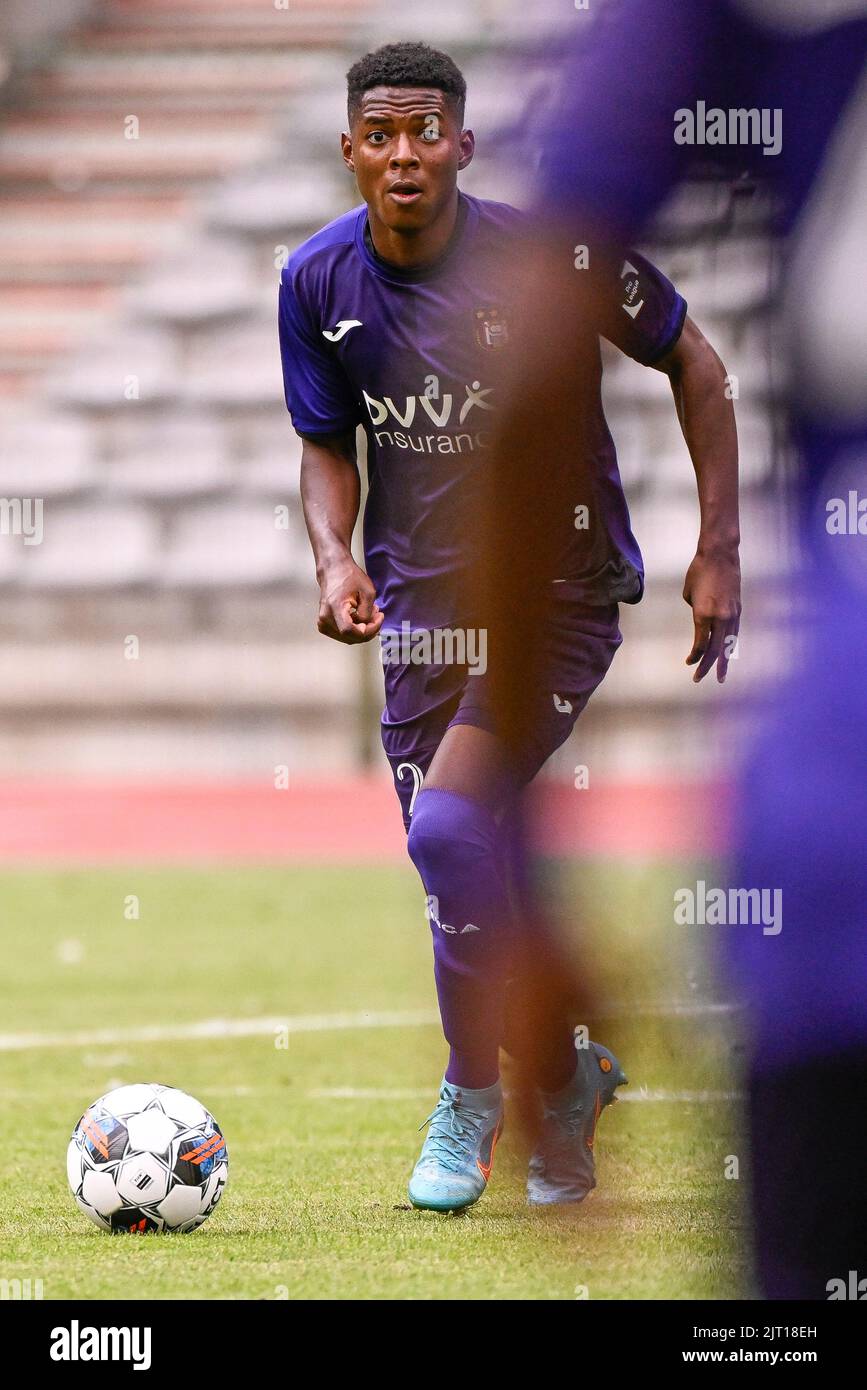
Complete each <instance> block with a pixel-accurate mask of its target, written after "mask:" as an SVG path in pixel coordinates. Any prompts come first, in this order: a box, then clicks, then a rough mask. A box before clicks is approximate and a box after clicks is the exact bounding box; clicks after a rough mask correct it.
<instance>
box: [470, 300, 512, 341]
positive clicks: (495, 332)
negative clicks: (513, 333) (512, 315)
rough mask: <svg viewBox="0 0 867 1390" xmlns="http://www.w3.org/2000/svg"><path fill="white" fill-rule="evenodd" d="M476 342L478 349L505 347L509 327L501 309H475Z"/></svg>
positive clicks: (492, 307)
mask: <svg viewBox="0 0 867 1390" xmlns="http://www.w3.org/2000/svg"><path fill="white" fill-rule="evenodd" d="M475 321H476V342H477V343H478V345H479V347H483V348H499V347H505V346H506V344H507V343H508V341H509V326H508V324H507V323H506V320H505V318H504V317H503V312H502V310H501V309H497V308H496V307H494V306H491V307H490V308H482V309H476V311H475Z"/></svg>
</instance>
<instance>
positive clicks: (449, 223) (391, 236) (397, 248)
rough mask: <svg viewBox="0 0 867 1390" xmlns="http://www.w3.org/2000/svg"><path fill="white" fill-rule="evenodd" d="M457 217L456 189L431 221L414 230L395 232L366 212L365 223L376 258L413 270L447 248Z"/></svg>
mask: <svg viewBox="0 0 867 1390" xmlns="http://www.w3.org/2000/svg"><path fill="white" fill-rule="evenodd" d="M457 219H458V190H457V189H455V192H454V197H453V198H452V200H451V202H450V203H449V204H448V206H447V207H445V208H444V209H443V211H442V212H441V214H440V215H439V217H438V218H437V219H436V221H435V222H431V223H430V225H429V226H427V227H422V228H421V229H419V230H418V231H412V232H398V231H395V230H394V229H393V228H392V227H387V226H386V225H385V223H384V222H380V221H379V219H378V218H376V217H375V216H374V215H372V214H371V211H370V208H368V212H367V223H368V226H369V228H370V237H371V241H372V242H373V249H374V251H375V252H376V254H377V256H378V257H379V258H380V260H383V261H386V262H387V263H388V264H389V265H393V266H397V267H399V268H400V269H401V270H413V269H416V268H422V267H424V266H428V265H432V264H433V263H434V262H435V261H438V260H439V259H440V257H441V256H443V255H444V254H445V252H446V250H447V249H448V245H449V242H450V241H451V239H452V236H453V235H454V232H455V227H456V225H457Z"/></svg>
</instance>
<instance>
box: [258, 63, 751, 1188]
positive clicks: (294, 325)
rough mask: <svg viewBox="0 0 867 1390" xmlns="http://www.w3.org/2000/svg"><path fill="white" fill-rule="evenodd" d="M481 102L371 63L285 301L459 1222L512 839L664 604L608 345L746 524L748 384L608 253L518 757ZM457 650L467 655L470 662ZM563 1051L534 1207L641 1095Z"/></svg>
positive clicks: (328, 556)
mask: <svg viewBox="0 0 867 1390" xmlns="http://www.w3.org/2000/svg"><path fill="white" fill-rule="evenodd" d="M465 94H466V85H465V82H464V79H463V77H462V75H461V73H460V71H459V70H458V68H457V67H456V66H455V64H454V62H453V61H452V60H451V59H450V58H449V57H448V56H446V55H445V54H443V53H439V52H437V51H435V50H432V49H430V48H428V47H426V46H425V45H422V44H417V43H402V44H390V45H387V46H385V47H384V48H381V49H379V50H378V51H377V52H375V53H371V54H368V55H367V56H365V57H364V58H362V59H361V60H360V61H359V62H357V63H356V64H355V65H354V66H353V67H352V68H351V69H350V71H349V73H348V116H349V131H348V132H347V133H345V134H344V135H343V136H342V137H341V144H342V151H343V159H344V162H345V164H346V166H347V168H348V169H350V170H352V171H353V173H354V174H355V176H356V179H357V182H358V187H359V190H360V192H361V196H362V198H363V199H364V204H363V205H362V206H360V207H358V208H356V209H354V210H353V211H351V212H349V213H346V214H345V215H344V216H342V217H339V218H337V219H336V220H335V221H334V222H332V223H330V224H329V225H328V226H327V227H325V228H324V229H323V230H322V231H320V232H318V233H317V234H316V235H315V236H313V237H311V238H310V239H309V240H308V241H306V242H305V243H304V244H303V245H302V246H301V247H299V248H298V250H297V251H296V252H295V253H294V255H293V256H292V257H291V258H290V260H289V262H288V264H287V265H286V267H285V269H284V270H283V272H282V276H281V284H280V291H279V329H280V345H281V355H282V362H283V374H284V383H285V394H286V403H287V406H288V408H289V411H290V413H291V416H292V421H293V424H294V427H295V429H296V430H297V431H298V433H299V434H300V435H301V437H302V439H303V452H302V464H301V492H302V499H303V506H304V514H305V519H306V523H307V529H308V533H309V536H310V540H311V545H312V548H313V553H314V556H315V562H316V574H317V579H318V581H319V586H320V591H321V598H320V606H319V631H320V632H321V633H323V634H324V635H325V636H328V637H331V638H333V639H335V640H337V641H341V642H347V643H355V642H369V641H371V640H372V639H374V638H376V637H377V636H379V637H380V641H381V644H382V654H383V667H384V676H385V709H384V712H383V716H382V740H383V744H384V748H385V752H386V755H387V757H388V759H389V762H390V764H391V767H392V770H393V774H394V778H395V789H396V791H397V795H398V797H399V799H400V802H401V806H402V810H403V818H404V824H405V826H406V828H407V831H408V850H409V854H410V857H411V858H412V860H413V862H414V864H415V865H416V867H417V869H418V871H419V874H420V876H421V879H422V882H423V885H424V890H425V894H426V916H427V919H428V921H429V924H430V928H431V932H432V937H433V951H434V974H435V980H436V987H437V995H438V999H439V1006H440V1013H441V1017H442V1023H443V1032H444V1035H445V1038H446V1041H447V1042H448V1045H449V1058H448V1064H447V1067H446V1072H445V1077H444V1079H443V1082H442V1086H441V1090H440V1096H439V1103H438V1105H437V1106H436V1109H435V1110H434V1113H433V1115H432V1116H431V1118H430V1129H429V1132H428V1135H427V1138H426V1140H425V1143H424V1145H423V1148H422V1152H421V1156H420V1158H419V1160H418V1162H417V1164H416V1166H415V1169H414V1171H413V1174H412V1178H411V1181H410V1186H409V1195H410V1199H411V1201H412V1202H413V1203H414V1204H415V1205H416V1206H419V1207H427V1208H432V1209H435V1210H439V1211H450V1210H454V1209H457V1208H460V1207H465V1206H468V1205H469V1204H471V1203H472V1202H475V1201H476V1200H477V1199H478V1198H479V1197H480V1196H481V1194H482V1192H483V1191H484V1189H485V1186H486V1184H487V1181H488V1177H489V1174H490V1171H491V1165H492V1161H493V1153H494V1146H495V1144H496V1141H497V1138H498V1135H499V1132H500V1129H501V1127H502V1115H503V1102H502V1092H501V1086H500V1079H499V1065H498V1063H499V1047H500V1044H501V1043H502V1042H504V1041H505V1042H506V1045H507V1050H509V1051H511V1050H513V1049H512V1048H510V1047H509V1046H508V1041H509V1036H510V1031H514V1032H515V1033H516V1034H517V1029H516V1028H515V1029H512V1028H511V1021H510V1017H509V1014H510V1003H509V999H510V995H509V989H508V985H509V981H510V974H511V973H512V972H513V971H514V969H515V962H516V961H520V959H521V952H522V940H521V931H522V921H521V914H520V912H519V911H517V910H516V894H515V884H514V882H513V881H511V874H510V868H511V865H510V861H509V849H508V845H509V825H510V822H511V819H512V817H513V814H514V813H515V812H516V808H517V806H518V801H519V797H520V793H521V791H522V789H523V788H525V787H526V786H527V784H528V783H529V782H530V781H531V780H532V778H533V777H534V776H535V774H536V773H537V772H538V770H539V769H540V768H541V766H542V764H543V763H544V762H545V761H546V759H547V758H548V757H549V755H550V754H551V753H552V752H553V751H554V750H555V749H556V748H557V747H559V746H560V744H562V743H563V742H564V740H565V739H566V738H567V737H568V736H569V734H570V732H571V730H572V728H573V726H574V724H575V721H576V719H577V718H578V715H579V714H580V713H581V711H582V710H583V708H584V707H585V705H586V704H587V701H588V699H589V698H590V696H591V694H592V693H593V691H594V690H595V689H596V687H597V686H598V685H599V683H600V681H601V680H602V679H603V677H604V676H605V673H606V671H607V670H608V667H609V665H610V663H611V661H612V659H613V657H614V654H615V652H616V650H617V648H618V646H619V645H620V642H621V635H620V631H619V627H618V605H619V603H620V602H626V603H635V602H637V601H638V600H639V599H640V597H641V593H642V588H643V571H642V561H641V555H640V552H639V549H638V546H637V544H636V542H635V540H634V538H633V536H632V533H631V530H630V525H629V516H628V511H627V507H626V502H625V499H624V496H623V492H622V488H621V486H620V480H619V475H618V470H617V463H616V458H615V452H614V446H613V443H612V440H611V436H610V434H609V432H608V429H607V426H606V423H605V420H604V417H603V414H602V407H601V400H600V392H599V388H600V378H601V364H600V358H599V343H598V339H599V335H600V334H602V335H604V336H605V337H606V338H608V339H610V340H611V341H612V342H614V343H615V344H616V345H617V346H618V347H619V348H621V349H622V350H623V351H624V352H625V353H627V354H628V355H629V356H631V357H632V358H634V359H635V360H636V361H638V362H640V363H643V364H645V365H647V366H653V367H656V368H657V369H659V370H661V371H664V372H666V373H668V374H669V376H670V377H671V380H672V384H673V386H674V388H675V397H676V399H677V402H678V408H679V411H680V413H681V417H682V419H683V420H684V422H685V423H684V430H685V434H686V438H687V443H688V446H689V449H690V453H691V455H692V459H693V463H694V466H695V470H696V474H697V477H698V483H699V494H700V500H701V503H702V511H703V518H704V519H705V520H706V522H707V538H708V539H710V532H711V528H712V525H713V524H715V522H716V521H717V520H718V519H719V518H720V517H721V516H722V514H723V513H725V517H726V520H727V521H731V518H732V517H734V518H735V520H736V514H737V502H736V490H737V482H736V480H737V446H736V433H735V425H734V416H733V411H732V406H731V402H730V401H729V400H728V399H727V398H726V392H725V390H724V382H725V368H724V367H723V365H722V363H721V362H720V361H719V359H718V357H717V356H716V354H715V353H714V352H713V350H712V349H711V348H710V346H709V344H708V343H707V342H706V340H705V339H704V337H703V336H702V334H701V333H700V332H699V330H698V329H697V328H696V327H695V325H694V324H693V323H692V321H691V320H690V319H689V318H688V317H687V313H686V304H685V302H684V300H683V299H682V298H681V296H680V295H679V294H678V293H677V292H676V291H675V289H674V288H673V286H672V285H671V284H670V283H669V282H668V280H667V279H666V278H665V277H664V276H663V275H662V274H661V273H660V272H659V271H658V270H657V269H656V268H655V267H654V266H652V265H651V264H650V263H649V262H648V261H647V260H645V259H644V258H643V257H641V256H640V255H638V254H637V253H635V252H630V253H629V256H628V258H627V259H626V260H625V261H624V262H623V264H622V265H620V264H618V265H616V266H611V267H607V266H606V263H605V261H604V258H603V259H600V263H599V268H600V272H601V275H602V283H601V288H600V293H599V296H598V299H597V301H594V302H597V303H598V316H597V318H596V319H595V320H594V321H593V322H588V323H587V324H586V325H585V326H584V351H585V353H586V355H587V359H588V362H589V375H588V378H587V381H586V382H585V390H584V391H583V392H582V398H581V402H580V412H579V414H578V416H577V417H576V420H575V433H574V436H573V437H572V438H571V439H570V442H569V446H568V448H566V449H563V450H560V449H558V451H557V456H556V457H554V456H551V455H549V453H548V450H547V445H546V433H547V430H546V422H543V421H540V422H539V433H538V465H537V466H538V471H539V476H540V478H541V477H542V476H543V475H544V476H545V477H546V478H548V479H550V478H554V479H556V485H557V488H558V489H559V490H560V492H561V494H562V516H561V520H562V525H558V526H557V527H556V528H555V530H554V531H552V534H551V535H550V537H549V546H550V564H551V567H552V568H551V583H550V586H549V592H548V600H547V604H548V610H549V616H548V619H547V622H546V625H545V627H544V630H543V631H542V632H541V633H540V634H539V635H538V636H539V640H540V641H541V642H542V643H543V644H544V649H545V654H546V661H545V669H544V674H543V678H542V679H541V680H540V682H539V683H538V688H534V691H533V699H534V721H533V726H532V730H531V731H530V733H529V735H528V736H527V737H526V738H525V739H523V741H522V743H521V746H520V747H516V746H515V745H514V744H513V743H510V742H509V741H508V740H507V739H504V738H502V737H501V736H500V732H499V729H498V724H497V720H496V719H495V718H494V716H493V714H492V711H491V709H490V702H489V700H488V698H487V693H486V692H487V681H486V675H485V659H484V640H485V634H484V632H483V631H479V630H477V629H476V628H474V626H473V623H474V617H475V616H477V609H476V607H475V603H474V597H473V585H472V582H471V574H472V565H473V554H474V545H475V543H476V541H477V537H478V526H479V511H480V505H481V502H482V500H483V498H484V496H485V487H486V482H487V479H486V473H485V469H486V453H487V452H488V450H489V446H490V441H491V420H492V415H493V414H494V413H495V411H496V408H497V390H496V380H497V376H498V374H499V371H500V364H501V363H502V362H505V361H506V360H511V359H513V358H514V357H515V355H516V354H520V353H521V350H522V344H521V331H520V330H521V325H520V322H516V321H515V320H514V319H513V317H512V313H511V304H510V289H509V270H510V266H511V264H512V262H513V257H514V254H515V245H516V241H519V240H520V238H521V236H522V235H526V234H527V230H528V229H527V224H526V220H525V217H524V215H523V214H522V213H520V212H518V211H517V210H516V209H514V208H511V207H509V206H506V205H504V204H502V203H496V202H489V201H485V200H481V199H478V198H474V197H469V196H467V195H466V194H464V193H463V192H461V191H459V189H458V174H459V172H460V170H462V169H465V168H466V167H467V165H468V164H469V163H470V161H471V159H472V157H473V150H474V137H473V134H472V132H471V131H470V130H467V129H464V124H463V118H464V101H465ZM590 256H591V258H592V256H593V251H592V249H591V251H590ZM577 350H578V349H577V346H576V351H577ZM359 424H361V425H363V426H364V429H365V433H366V436H367V467H368V479H369V495H368V500H367V504H366V509H365V516H364V552H365V568H364V569H362V568H360V567H359V565H357V564H356V562H355V560H354V559H353V557H352V554H351V550H350V541H351V536H352V532H353V528H354V525H355V522H356V518H357V514H358V508H359V495H360V487H359V475H358V468H357V463H356V447H355V438H356V427H357V426H358V425H359ZM514 564H515V582H514V585H513V591H512V592H511V593H510V594H508V595H504V596H503V602H504V603H507V604H509V605H510V606H511V607H512V608H513V609H514V612H515V622H516V623H520V622H521V583H520V567H521V556H520V554H516V555H515V556H514ZM707 564H708V562H707V560H706V558H705V555H704V552H703V550H702V547H701V545H700V547H699V554H698V556H697V557H696V560H695V561H694V562H693V569H692V571H691V575H692V577H691V580H690V585H691V586H692V587H694V588H697V589H698V590H699V591H701V592H702V594H703V601H705V602H706V603H707V604H710V606H711V610H712V606H713V601H712V598H711V597H710V596H709V595H708V594H707V593H706V592H705V589H704V587H703V576H705V575H706V573H707ZM689 592H690V590H689V589H688V591H687V596H688V597H689ZM728 616H729V615H728V614H727V617H728ZM735 625H736V624H735ZM443 634H447V636H448V638H450V639H451V640H452V641H453V642H454V640H455V636H456V635H457V638H458V639H460V640H459V641H458V642H457V643H456V645H455V646H454V647H453V648H452V650H451V651H448V650H445V649H444V642H445V638H444V636H443ZM437 643H439V645H437ZM698 647H699V644H698V640H697V641H696V647H695V648H694V652H693V654H692V659H693V660H695V661H698V662H699V663H700V664H699V668H698V675H699V677H701V676H703V675H704V674H705V673H706V671H707V670H708V669H709V667H710V665H712V664H713V663H712V662H709V661H708V660H707V659H706V654H704V655H703V654H702V652H701V651H699V649H698ZM718 674H719V677H720V678H723V677H724V675H725V653H720V654H719V667H718ZM523 945H524V946H526V943H523ZM530 955H532V951H530V952H527V951H526V950H525V952H524V956H525V959H527V958H529V956H530ZM541 1034H542V1036H540V1037H539V1038H538V1039H537V1040H536V1043H537V1045H536V1047H535V1048H534V1053H533V1057H532V1066H533V1073H534V1079H535V1081H536V1084H537V1085H538V1087H539V1091H540V1097H541V1111H542V1124H541V1130H540V1134H539V1138H538V1143H537V1147H536V1150H535V1152H534V1153H533V1155H532V1157H531V1160H530V1171H529V1176H528V1184H527V1193H528V1199H529V1201H530V1202H531V1203H533V1204H547V1203H553V1202H579V1201H581V1200H582V1199H583V1198H584V1197H585V1196H586V1195H587V1193H588V1192H589V1191H590V1189H591V1188H592V1187H593V1186H594V1185H595V1175H594V1165H593V1153H592V1146H593V1138H594V1131H595V1126H596V1122H597V1120H598V1117H599V1114H600V1112H601V1110H602V1108H603V1107H604V1106H606V1105H607V1104H609V1103H610V1102H611V1101H612V1100H613V1099H614V1098H615V1090H616V1087H617V1086H618V1085H621V1084H623V1083H624V1082H625V1080H626V1077H625V1075H624V1073H623V1071H622V1068H621V1066H620V1063H619V1062H618V1060H617V1059H616V1058H615V1057H614V1056H613V1055H612V1053H611V1052H610V1051H608V1050H607V1049H606V1048H604V1047H602V1046H601V1045H600V1044H598V1043H595V1042H590V1043H589V1044H588V1045H587V1046H585V1047H577V1048H576V1045H575V1041H574V1038H573V1033H572V1030H571V1028H570V1026H569V1021H568V1018H567V1017H566V1015H565V1013H564V1014H563V1016H562V1017H561V1016H559V1015H558V1016H556V1017H552V1018H551V1019H550V1020H549V1026H548V1027H547V1028H545V1029H542V1030H541Z"/></svg>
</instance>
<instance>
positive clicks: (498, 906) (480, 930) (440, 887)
mask: <svg viewBox="0 0 867 1390" xmlns="http://www.w3.org/2000/svg"><path fill="white" fill-rule="evenodd" d="M407 847H408V849H409V854H410V858H411V859H412V861H413V863H414V864H415V866H416V868H417V869H418V871H419V873H420V875H421V879H422V883H423V884H424V889H425V893H426V894H427V903H426V913H427V918H428V921H429V922H430V927H431V934H432V937H433V949H434V976H435V979H436V987H437V997H438V999H439V1007H440V1016H441V1018H442V1023H443V1032H444V1034H445V1037H446V1041H447V1042H448V1044H449V1046H450V1048H451V1053H450V1058H449V1065H448V1069H447V1071H446V1079H447V1080H448V1081H450V1082H451V1083H452V1085H455V1086H464V1087H467V1088H468V1089H471V1090H477V1089H481V1088H482V1087H485V1086H490V1085H492V1084H493V1083H494V1082H495V1081H496V1080H497V1077H498V1075H499V1065H498V1062H499V1044H500V1038H501V1036H502V1032H503V1000H504V991H505V981H506V975H507V973H508V966H509V952H510V939H511V932H512V929H513V922H512V910H511V904H510V900H509V891H508V883H507V874H506V871H505V866H504V864H503V861H502V858H501V855H500V853H499V844H498V827H497V823H496V821H495V820H494V817H493V816H492V815H491V813H490V811H488V810H487V808H486V807H484V806H482V805H481V804H480V803H479V802H475V801H471V800H470V799H469V797H465V796H461V795H460V794H459V793H457V792H451V791H444V790H441V789H439V788H437V787H431V788H422V790H421V791H420V792H419V794H418V797H417V799H416V803H415V807H414V810H413V815H412V822H411V824H410V829H409V837H408V840H407Z"/></svg>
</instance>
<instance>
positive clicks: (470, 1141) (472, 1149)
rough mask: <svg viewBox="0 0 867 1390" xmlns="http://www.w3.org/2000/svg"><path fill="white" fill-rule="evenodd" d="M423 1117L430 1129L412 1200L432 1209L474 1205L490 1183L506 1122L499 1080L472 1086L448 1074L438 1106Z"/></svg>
mask: <svg viewBox="0 0 867 1390" xmlns="http://www.w3.org/2000/svg"><path fill="white" fill-rule="evenodd" d="M424 1123H425V1124H429V1125H430V1129H429V1131H428V1135H427V1138H426V1139H425V1141H424V1144H423V1146H422V1151H421V1154H420V1155H419V1159H418V1162H417V1163H416V1165H415V1168H414V1169H413V1172H412V1177H411V1178H410V1181H409V1200H410V1201H411V1202H412V1204H413V1206H414V1207H425V1208H427V1209H428V1210H430V1211H459V1210H460V1208H461V1207H469V1206H472V1204H473V1202H477V1201H478V1200H479V1198H480V1197H481V1195H482V1193H483V1192H484V1190H485V1188H486V1187H487V1185H488V1178H489V1177H490V1175H491V1168H492V1166H493V1162H494V1149H495V1148H496V1147H497V1140H498V1139H499V1137H500V1133H501V1131H502V1128H503V1092H502V1088H501V1086H500V1083H499V1081H497V1082H495V1083H494V1085H493V1086H486V1087H485V1088H484V1090H478V1091H469V1090H465V1089H462V1088H461V1087H459V1086H453V1085H452V1084H451V1082H449V1081H446V1080H445V1079H444V1080H443V1084H442V1089H441V1090H440V1098H439V1102H438V1103H437V1107H436V1109H435V1110H434V1112H433V1114H432V1115H429V1116H428V1118H427V1119H426V1120H425V1122H424ZM421 1127H422V1128H424V1125H422V1126H421Z"/></svg>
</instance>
